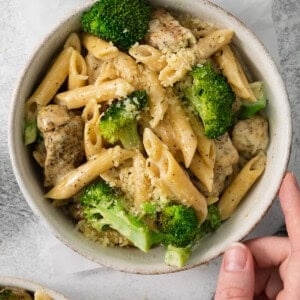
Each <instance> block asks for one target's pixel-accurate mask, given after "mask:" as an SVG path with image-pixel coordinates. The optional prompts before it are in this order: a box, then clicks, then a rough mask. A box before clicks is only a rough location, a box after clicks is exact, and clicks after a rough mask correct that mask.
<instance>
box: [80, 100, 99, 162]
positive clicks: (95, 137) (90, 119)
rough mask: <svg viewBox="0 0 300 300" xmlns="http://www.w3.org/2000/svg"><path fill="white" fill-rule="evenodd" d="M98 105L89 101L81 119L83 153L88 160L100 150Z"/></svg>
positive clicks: (93, 101)
mask: <svg viewBox="0 0 300 300" xmlns="http://www.w3.org/2000/svg"><path fill="white" fill-rule="evenodd" d="M99 109H100V105H98V104H97V101H96V100H95V99H92V100H90V101H89V102H88V103H87V105H86V106H85V108H84V110H83V112H82V117H83V119H84V120H85V126H84V151H85V155H86V158H87V159H88V160H89V159H91V158H92V157H93V156H94V155H96V154H99V153H100V152H101V150H102V137H101V135H100V132H99V118H100V113H99Z"/></svg>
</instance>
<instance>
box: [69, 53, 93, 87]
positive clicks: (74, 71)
mask: <svg viewBox="0 0 300 300" xmlns="http://www.w3.org/2000/svg"><path fill="white" fill-rule="evenodd" d="M87 79H88V76H87V66H86V62H85V60H84V58H83V57H82V56H81V55H80V53H79V52H77V51H76V50H74V51H73V53H72V55H71V59H70V67H69V78H68V89H69V90H73V89H76V88H79V87H82V86H84V85H86V81H87Z"/></svg>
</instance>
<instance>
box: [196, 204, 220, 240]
mask: <svg viewBox="0 0 300 300" xmlns="http://www.w3.org/2000/svg"><path fill="white" fill-rule="evenodd" d="M220 226H221V216H220V212H219V209H218V208H217V206H216V205H214V204H212V205H209V206H208V207H207V217H206V219H205V221H204V222H203V223H202V224H201V226H200V236H201V237H203V236H205V235H206V234H208V233H210V232H214V231H216V230H217V229H218V228H219V227H220Z"/></svg>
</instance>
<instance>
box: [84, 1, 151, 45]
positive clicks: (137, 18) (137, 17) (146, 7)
mask: <svg viewBox="0 0 300 300" xmlns="http://www.w3.org/2000/svg"><path fill="white" fill-rule="evenodd" d="M151 12H152V8H151V6H150V4H149V3H148V1H146V0H100V1H98V2H96V3H95V4H94V5H93V6H92V7H91V9H90V10H89V11H87V12H85V13H84V14H83V15H82V18H81V25H82V28H83V30H84V31H86V32H88V33H91V34H93V35H96V36H99V37H101V38H103V39H105V40H108V41H111V42H113V43H114V44H115V45H116V46H117V47H118V48H120V49H121V50H127V49H129V48H130V46H132V45H133V44H135V43H136V42H139V41H141V40H142V39H143V38H144V36H145V34H146V33H147V31H148V28H149V21H150V19H151Z"/></svg>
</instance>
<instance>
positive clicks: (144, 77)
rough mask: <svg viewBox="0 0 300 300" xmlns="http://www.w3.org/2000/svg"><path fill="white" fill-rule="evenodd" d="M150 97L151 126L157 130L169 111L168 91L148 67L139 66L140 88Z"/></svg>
mask: <svg viewBox="0 0 300 300" xmlns="http://www.w3.org/2000/svg"><path fill="white" fill-rule="evenodd" d="M138 87H139V88H140V89H144V90H146V91H147V92H148V95H149V100H150V101H149V102H150V103H149V112H150V116H151V120H150V122H149V123H150V126H151V127H152V128H155V127H156V126H157V124H158V123H159V121H161V120H162V119H163V117H164V115H165V112H166V111H167V109H168V102H167V99H166V91H165V89H164V88H163V87H162V85H161V84H160V82H159V80H158V78H157V74H156V72H154V71H151V70H150V69H149V68H147V67H146V66H139V86H138Z"/></svg>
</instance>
